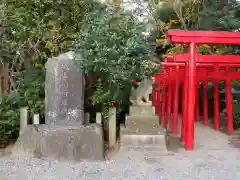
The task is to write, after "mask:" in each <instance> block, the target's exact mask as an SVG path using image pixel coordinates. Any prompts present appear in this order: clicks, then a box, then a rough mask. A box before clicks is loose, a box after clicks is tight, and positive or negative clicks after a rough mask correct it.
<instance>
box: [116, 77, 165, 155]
mask: <svg viewBox="0 0 240 180" xmlns="http://www.w3.org/2000/svg"><path fill="white" fill-rule="evenodd" d="M149 86H152V83H150V82H149V81H147V80H145V81H143V82H141V83H140V86H139V87H138V88H137V89H136V90H135V91H133V95H132V96H131V102H132V103H133V105H132V106H131V107H130V111H129V116H127V117H126V121H125V125H122V126H121V127H120V138H121V147H122V148H128V149H136V150H140V149H141V150H144V151H146V152H147V153H148V154H149V156H151V153H153V151H154V153H155V152H157V153H160V154H166V153H167V148H166V145H167V132H166V130H165V129H164V128H162V127H161V126H160V124H159V117H158V116H155V113H154V109H153V107H152V106H151V104H152V102H151V101H149V99H148V97H149V94H150V93H152V92H151V91H152V88H151V87H149ZM142 97H143V98H144V99H145V100H146V99H147V101H145V102H144V101H141V99H143V98H142Z"/></svg>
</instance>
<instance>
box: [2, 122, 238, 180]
mask: <svg viewBox="0 0 240 180" xmlns="http://www.w3.org/2000/svg"><path fill="white" fill-rule="evenodd" d="M203 129H204V130H203ZM207 129H208V128H207ZM200 132H201V133H200ZM196 134H197V136H196V140H197V141H198V146H197V147H199V148H198V149H196V150H195V151H194V152H184V151H178V152H172V153H170V154H169V155H165V156H163V155H157V154H151V156H147V155H146V153H145V152H142V151H129V150H126V149H121V150H120V151H119V152H118V153H117V154H116V155H114V156H113V157H112V158H111V160H109V161H106V162H85V161H83V162H81V163H77V164H76V163H69V162H57V161H54V160H50V159H33V158H32V159H30V158H29V159H23V158H14V159H13V158H10V157H2V158H0V180H78V179H83V180H88V179H89V180H95V179H96V180H127V179H130V180H162V179H164V180H198V179H199V180H204V179H205V180H239V179H240V149H238V148H237V147H235V146H233V145H231V144H229V138H228V137H227V136H226V135H224V134H221V133H218V132H214V131H212V130H206V128H202V127H200V128H199V129H198V128H197V130H196ZM210 136H211V137H210Z"/></svg>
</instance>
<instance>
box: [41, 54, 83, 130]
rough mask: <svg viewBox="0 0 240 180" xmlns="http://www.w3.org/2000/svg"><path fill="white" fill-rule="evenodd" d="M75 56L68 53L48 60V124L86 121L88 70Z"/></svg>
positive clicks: (46, 93)
mask: <svg viewBox="0 0 240 180" xmlns="http://www.w3.org/2000/svg"><path fill="white" fill-rule="evenodd" d="M72 59H73V58H72V55H71V54H70V53H68V54H67V53H66V54H62V55H60V56H59V57H54V58H51V59H49V60H48V61H47V63H46V70H47V71H46V81H45V97H46V104H45V105H46V114H45V121H46V124H56V125H77V126H79V125H82V124H83V123H84V90H85V79H84V73H83V71H82V69H80V68H79V67H78V66H77V64H76V63H75V62H74V61H73V60H72Z"/></svg>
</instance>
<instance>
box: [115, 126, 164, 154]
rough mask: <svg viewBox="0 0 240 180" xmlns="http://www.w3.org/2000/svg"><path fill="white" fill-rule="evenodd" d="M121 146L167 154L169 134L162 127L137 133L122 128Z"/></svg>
mask: <svg viewBox="0 0 240 180" xmlns="http://www.w3.org/2000/svg"><path fill="white" fill-rule="evenodd" d="M120 139H121V146H122V147H127V148H133V149H134V148H144V149H146V150H150V151H151V150H157V151H162V152H167V146H166V145H167V132H166V130H165V129H163V128H162V127H159V128H157V129H152V130H149V129H146V131H141V132H136V131H133V130H132V129H128V128H126V127H124V126H121V127H120Z"/></svg>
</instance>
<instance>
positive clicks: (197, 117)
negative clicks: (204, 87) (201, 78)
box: [195, 82, 200, 121]
mask: <svg viewBox="0 0 240 180" xmlns="http://www.w3.org/2000/svg"><path fill="white" fill-rule="evenodd" d="M195 108H196V112H195V115H196V117H195V118H196V121H199V120H200V119H199V92H198V82H197V83H196V102H195Z"/></svg>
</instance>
